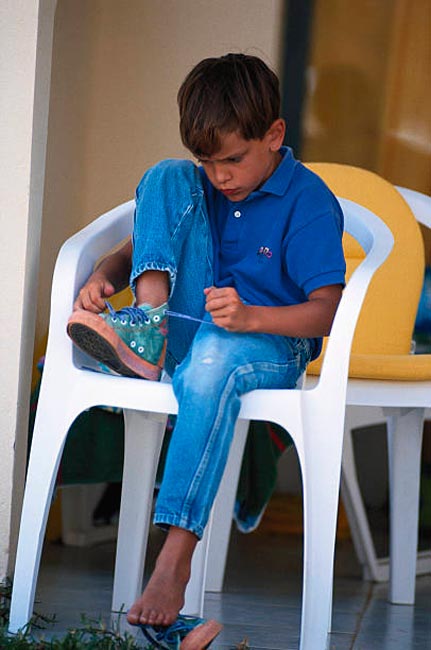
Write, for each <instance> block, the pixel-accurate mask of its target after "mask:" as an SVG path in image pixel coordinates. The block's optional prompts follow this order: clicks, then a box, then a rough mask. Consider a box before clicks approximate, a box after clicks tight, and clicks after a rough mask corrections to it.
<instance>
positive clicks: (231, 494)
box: [205, 420, 249, 592]
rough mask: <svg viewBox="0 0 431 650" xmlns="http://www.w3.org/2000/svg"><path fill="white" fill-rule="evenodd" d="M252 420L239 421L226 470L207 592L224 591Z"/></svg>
mask: <svg viewBox="0 0 431 650" xmlns="http://www.w3.org/2000/svg"><path fill="white" fill-rule="evenodd" d="M248 427H249V421H248V420H238V422H237V424H236V427H235V435H234V438H233V441H232V447H231V450H230V452H229V458H228V461H227V465H226V469H225V472H224V474H223V478H222V481H221V484H220V488H219V491H218V493H217V498H216V500H215V503H214V509H213V519H212V527H211V534H210V537H209V542H208V567H207V577H206V583H205V591H215V592H220V591H222V588H223V578H224V572H225V566H226V558H227V552H228V549H229V538H230V532H231V526H232V513H233V509H234V505H235V497H236V490H237V486H238V480H239V474H240V471H241V463H242V457H243V454H244V447H245V443H246V440H247V433H248Z"/></svg>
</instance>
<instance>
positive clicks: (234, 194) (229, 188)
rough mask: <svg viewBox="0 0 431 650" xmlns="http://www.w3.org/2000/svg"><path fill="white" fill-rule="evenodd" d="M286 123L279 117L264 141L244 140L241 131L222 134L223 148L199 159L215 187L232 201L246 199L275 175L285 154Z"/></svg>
mask: <svg viewBox="0 0 431 650" xmlns="http://www.w3.org/2000/svg"><path fill="white" fill-rule="evenodd" d="M284 133H285V124H284V121H283V120H282V119H279V120H276V121H275V122H274V123H273V124H272V125H271V127H270V128H269V129H268V131H267V133H266V134H265V135H264V137H263V138H262V140H244V138H243V137H241V136H240V135H239V134H238V132H237V131H234V132H232V133H226V134H225V135H222V136H221V143H222V144H221V147H220V150H219V151H217V153H215V154H214V155H212V156H209V157H205V156H203V157H201V158H199V162H200V163H201V164H202V166H203V168H204V169H205V172H206V174H207V176H208V178H209V180H210V182H211V183H212V185H214V187H215V188H216V189H217V190H219V191H220V192H222V194H224V195H225V196H226V197H227V198H228V199H229V200H230V201H243V200H244V199H245V198H247V196H248V195H249V194H251V192H253V191H254V190H257V189H258V188H259V187H261V185H263V183H264V182H265V181H266V180H267V179H268V178H269V177H270V176H271V174H272V173H273V171H274V170H275V168H276V167H277V165H278V164H279V162H280V160H281V157H280V152H279V149H280V147H281V145H282V143H283V138H284Z"/></svg>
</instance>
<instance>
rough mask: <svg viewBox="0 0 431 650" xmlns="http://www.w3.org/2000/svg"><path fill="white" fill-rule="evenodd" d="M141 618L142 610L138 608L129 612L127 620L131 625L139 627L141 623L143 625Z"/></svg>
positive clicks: (132, 608) (133, 608)
mask: <svg viewBox="0 0 431 650" xmlns="http://www.w3.org/2000/svg"><path fill="white" fill-rule="evenodd" d="M141 616H142V613H141V610H140V609H138V608H137V607H131V608H130V609H129V611H128V612H127V617H126V618H127V620H128V622H129V623H130V624H131V625H138V624H139V623H142V621H141Z"/></svg>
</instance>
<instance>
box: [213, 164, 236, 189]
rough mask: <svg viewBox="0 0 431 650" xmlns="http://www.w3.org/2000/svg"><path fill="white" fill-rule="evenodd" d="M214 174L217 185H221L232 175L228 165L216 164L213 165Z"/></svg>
mask: <svg viewBox="0 0 431 650" xmlns="http://www.w3.org/2000/svg"><path fill="white" fill-rule="evenodd" d="M214 176H215V180H216V183H217V185H223V184H224V183H226V182H227V181H228V180H230V178H231V177H232V174H231V173H230V171H229V169H228V167H226V166H222V165H216V166H215V167H214Z"/></svg>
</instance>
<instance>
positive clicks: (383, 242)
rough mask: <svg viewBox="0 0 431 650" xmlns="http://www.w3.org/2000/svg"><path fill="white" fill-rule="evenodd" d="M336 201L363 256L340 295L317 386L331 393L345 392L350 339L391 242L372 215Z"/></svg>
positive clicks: (340, 199) (345, 201)
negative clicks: (362, 251) (374, 276)
mask: <svg viewBox="0 0 431 650" xmlns="http://www.w3.org/2000/svg"><path fill="white" fill-rule="evenodd" d="M338 200H339V202H340V205H341V207H342V209H343V213H344V220H345V230H346V231H347V232H348V233H349V234H350V235H352V236H353V237H354V238H355V239H356V240H357V241H358V242H359V244H360V245H361V246H362V248H363V249H364V251H365V253H366V257H365V258H364V260H363V261H362V262H361V264H360V265H359V266H358V267H357V268H356V270H355V271H354V273H353V274H352V276H351V278H350V280H349V281H348V283H347V286H346V288H345V289H344V291H343V296H342V298H341V301H340V304H339V306H338V309H337V313H336V315H335V319H334V322H333V325H332V329H331V334H330V336H329V340H328V345H327V347H326V352H325V358H324V360H323V364H322V371H321V375H320V381H319V384H318V385H319V386H321V385H322V386H324V385H328V387H330V389H331V390H334V389H335V390H340V391H344V390H345V388H346V385H347V376H348V367H349V358H350V350H351V346H352V341H353V335H354V332H355V329H356V323H357V321H358V318H359V314H360V311H361V308H362V304H363V302H364V299H365V296H366V293H367V290H368V287H369V284H370V282H371V280H372V277H373V275H374V273H375V272H376V271H377V269H378V268H379V267H380V266H381V264H383V262H384V261H385V260H386V258H387V257H388V255H389V253H390V252H391V250H392V247H393V244H394V238H393V235H392V233H391V231H390V229H389V228H388V227H387V226H386V224H385V223H384V222H383V221H382V220H381V219H380V218H379V217H377V216H376V215H375V214H374V213H373V212H371V211H370V210H367V209H366V208H364V207H362V206H360V205H358V204H357V203H354V202H353V201H349V200H347V199H342V198H339V199H338ZM340 395H343V392H341V393H340Z"/></svg>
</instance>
